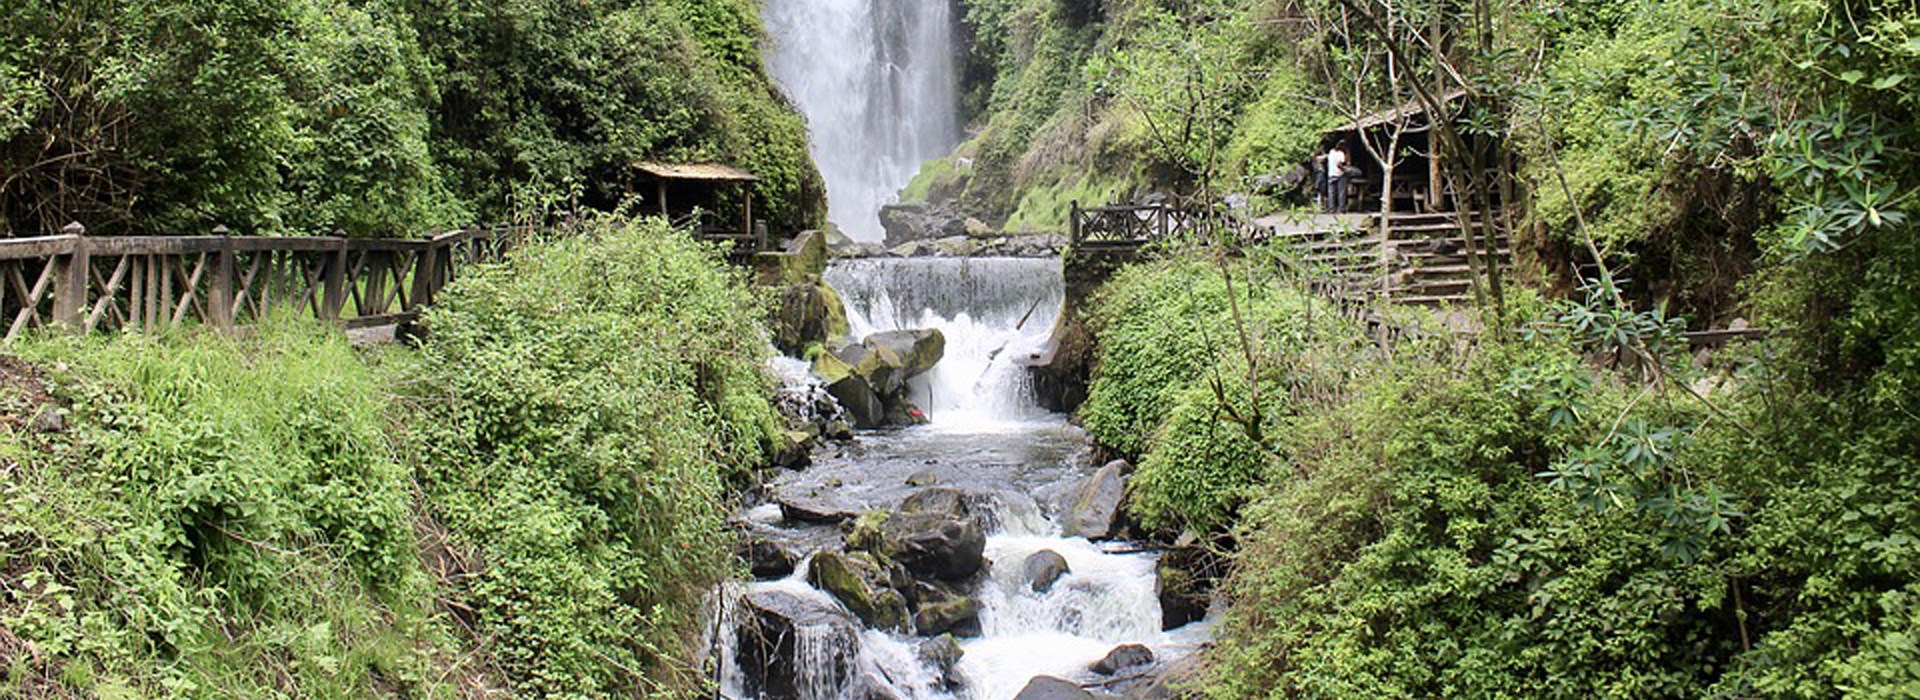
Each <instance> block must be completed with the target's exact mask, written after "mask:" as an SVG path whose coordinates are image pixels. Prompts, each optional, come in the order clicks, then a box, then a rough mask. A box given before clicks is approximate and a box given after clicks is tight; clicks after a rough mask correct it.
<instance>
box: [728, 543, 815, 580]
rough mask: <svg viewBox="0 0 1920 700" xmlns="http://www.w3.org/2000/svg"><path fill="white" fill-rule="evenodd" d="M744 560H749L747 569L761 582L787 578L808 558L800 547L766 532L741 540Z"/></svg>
mask: <svg viewBox="0 0 1920 700" xmlns="http://www.w3.org/2000/svg"><path fill="white" fill-rule="evenodd" d="M740 548H741V550H742V551H741V554H742V558H744V559H746V560H747V569H748V570H749V571H751V572H752V573H753V577H754V578H756V579H760V580H763V581H764V580H768V579H777V578H785V577H786V576H788V575H790V574H792V573H793V569H794V567H796V566H799V565H800V560H801V559H803V558H805V557H806V553H805V552H802V551H801V550H800V548H799V547H798V546H796V545H795V544H794V543H792V542H787V541H783V540H781V539H779V538H777V537H774V536H771V535H769V534H768V533H766V532H761V531H752V532H748V533H746V535H745V536H744V537H742V540H741V545H740Z"/></svg>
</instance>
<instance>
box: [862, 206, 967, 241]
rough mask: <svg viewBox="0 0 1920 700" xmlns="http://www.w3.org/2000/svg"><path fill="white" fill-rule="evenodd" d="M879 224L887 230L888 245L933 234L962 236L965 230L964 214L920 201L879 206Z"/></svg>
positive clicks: (939, 236)
mask: <svg viewBox="0 0 1920 700" xmlns="http://www.w3.org/2000/svg"><path fill="white" fill-rule="evenodd" d="M880 228H882V229H884V230H885V231H886V232H887V238H886V245H887V247H889V248H898V247H900V246H901V245H903V244H910V243H913V242H917V241H925V240H930V239H935V238H948V237H952V236H964V235H966V233H967V224H966V219H965V218H964V217H961V216H959V215H957V214H954V213H953V212H951V211H949V210H947V209H945V208H941V207H930V206H928V205H926V204H924V203H919V202H910V203H902V204H891V205H888V206H884V207H881V208H880Z"/></svg>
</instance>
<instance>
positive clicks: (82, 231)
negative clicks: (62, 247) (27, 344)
mask: <svg viewBox="0 0 1920 700" xmlns="http://www.w3.org/2000/svg"><path fill="white" fill-rule="evenodd" d="M60 232H61V233H64V234H66V235H69V236H73V237H74V239H73V247H72V248H71V249H70V252H68V253H67V260H66V262H65V263H63V264H62V266H61V267H60V268H59V270H58V272H56V273H55V274H54V280H55V287H54V289H53V321H54V323H56V324H58V325H60V326H63V327H65V329H66V330H67V332H69V333H79V332H81V331H82V329H83V328H84V326H83V324H82V321H83V319H82V318H81V317H82V312H83V311H84V310H85V309H86V308H87V287H88V286H90V284H91V280H89V279H88V277H89V276H90V275H91V274H92V270H91V269H90V268H91V265H92V261H91V260H90V259H89V257H88V253H87V227H86V226H82V225H81V224H80V222H78V221H75V222H73V223H70V224H67V225H66V227H65V228H62V229H60Z"/></svg>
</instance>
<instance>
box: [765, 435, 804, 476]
mask: <svg viewBox="0 0 1920 700" xmlns="http://www.w3.org/2000/svg"><path fill="white" fill-rule="evenodd" d="M777 439H778V441H779V444H778V445H777V446H776V447H775V449H774V452H773V466H776V467H780V468H782V469H792V470H794V471H799V470H802V469H806V468H807V467H808V466H811V465H812V464H813V434H812V433H809V432H807V431H805V430H786V431H782V432H781V433H780V435H779V436H778V438H777Z"/></svg>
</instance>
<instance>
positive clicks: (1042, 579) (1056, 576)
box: [1020, 549, 1073, 593]
mask: <svg viewBox="0 0 1920 700" xmlns="http://www.w3.org/2000/svg"><path fill="white" fill-rule="evenodd" d="M1020 570H1021V575H1022V577H1023V578H1025V579H1026V582H1027V588H1028V589H1029V590H1032V591H1033V592H1035V593H1045V592H1047V591H1050V590H1053V584H1054V582H1055V581H1059V580H1060V577H1061V576H1065V575H1067V573H1068V572H1071V571H1072V570H1073V569H1072V567H1069V566H1067V558H1066V557H1063V556H1060V553H1059V552H1056V551H1053V550H1051V549H1042V550H1040V551H1038V552H1034V553H1032V554H1029V555H1027V560H1026V562H1024V563H1022V564H1021V565H1020Z"/></svg>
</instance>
